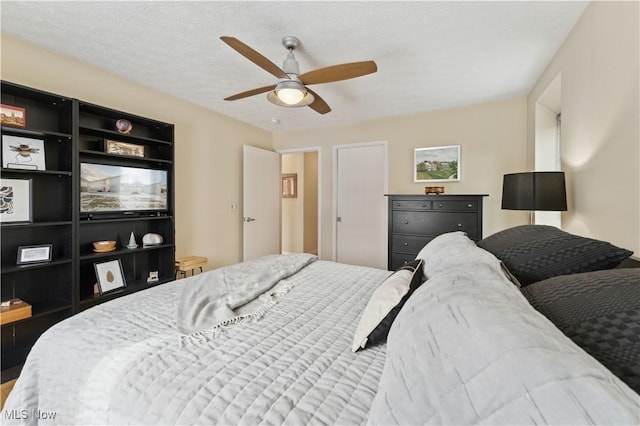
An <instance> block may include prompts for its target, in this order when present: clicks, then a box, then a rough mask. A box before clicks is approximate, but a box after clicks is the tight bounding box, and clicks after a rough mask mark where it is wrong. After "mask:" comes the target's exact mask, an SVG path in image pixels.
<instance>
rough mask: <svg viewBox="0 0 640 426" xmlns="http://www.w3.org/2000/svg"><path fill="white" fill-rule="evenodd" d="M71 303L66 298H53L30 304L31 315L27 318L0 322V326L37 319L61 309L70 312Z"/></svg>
mask: <svg viewBox="0 0 640 426" xmlns="http://www.w3.org/2000/svg"><path fill="white" fill-rule="evenodd" d="M72 307H73V305H72V304H71V302H70V301H67V300H55V301H53V302H50V301H49V302H46V303H40V304H36V305H31V316H30V317H28V318H23V319H19V320H17V321H13V322H9V323H6V324H2V327H8V326H11V325H19V324H20V323H21V322H26V321H32V320H37V319H39V318H41V317H45V316H48V315H53V314H57V313H59V312H63V311H69V312H71V308H72Z"/></svg>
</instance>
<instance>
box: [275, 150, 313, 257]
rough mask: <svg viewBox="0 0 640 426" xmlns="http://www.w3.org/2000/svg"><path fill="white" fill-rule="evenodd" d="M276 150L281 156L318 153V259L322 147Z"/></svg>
mask: <svg viewBox="0 0 640 426" xmlns="http://www.w3.org/2000/svg"><path fill="white" fill-rule="evenodd" d="M276 152H277V153H278V154H280V156H282V155H283V154H299V153H304V152H317V153H318V259H322V199H323V198H322V155H321V154H322V147H320V146H310V147H305V148H287V149H280V150H276ZM280 219H281V220H282V211H281V212H280ZM281 234H282V232H281Z"/></svg>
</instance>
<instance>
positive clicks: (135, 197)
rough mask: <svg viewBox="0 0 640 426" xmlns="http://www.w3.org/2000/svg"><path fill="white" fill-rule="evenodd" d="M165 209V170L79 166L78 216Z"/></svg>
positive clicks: (103, 165) (102, 165) (90, 164)
mask: <svg viewBox="0 0 640 426" xmlns="http://www.w3.org/2000/svg"><path fill="white" fill-rule="evenodd" d="M167 210H168V204H167V171H166V170H155V169H143V168H140V167H124V166H111V165H106V164H93V163H81V164H80V213H83V214H93V213H98V214H99V213H118V212H121V213H135V212H162V211H167Z"/></svg>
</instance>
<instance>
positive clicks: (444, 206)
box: [387, 194, 487, 271]
mask: <svg viewBox="0 0 640 426" xmlns="http://www.w3.org/2000/svg"><path fill="white" fill-rule="evenodd" d="M486 196H487V195H486V194H478V195H402V194H388V195H387V197H389V252H388V253H389V254H388V256H389V258H388V268H389V270H392V271H394V270H396V269H398V268H399V267H400V266H402V265H403V264H404V263H405V262H408V261H411V260H413V259H415V257H416V255H417V254H418V252H419V251H420V250H421V249H422V247H424V246H425V245H426V244H427V243H428V242H429V241H431V240H432V239H434V238H435V237H437V236H438V235H440V234H444V233H446V232H452V231H463V232H466V233H467V235H468V236H469V238H471V239H472V240H474V241H479V240H481V239H482V198H483V197H486Z"/></svg>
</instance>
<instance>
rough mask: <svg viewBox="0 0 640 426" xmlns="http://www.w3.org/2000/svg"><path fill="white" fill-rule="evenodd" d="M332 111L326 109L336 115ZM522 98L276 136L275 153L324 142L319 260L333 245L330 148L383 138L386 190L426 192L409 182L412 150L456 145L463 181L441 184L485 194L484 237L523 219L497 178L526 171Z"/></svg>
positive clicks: (452, 189)
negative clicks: (505, 199) (504, 206)
mask: <svg viewBox="0 0 640 426" xmlns="http://www.w3.org/2000/svg"><path fill="white" fill-rule="evenodd" d="M338 113H339V111H333V112H331V114H338ZM526 118H527V113H526V99H525V98H524V97H523V98H518V99H512V100H506V101H500V102H492V103H485V104H480V105H472V106H467V107H463V108H456V109H449V110H442V111H434V112H426V113H421V114H414V115H409V116H402V117H389V118H381V119H378V120H371V121H366V122H362V123H357V124H353V125H348V126H337V127H326V128H318V129H314V130H312V131H294V132H286V133H285V132H283V133H276V134H274V148H275V149H277V150H284V149H291V148H299V147H322V150H321V153H320V155H321V161H320V164H321V167H322V170H321V173H320V175H321V179H322V182H321V183H320V186H321V193H320V199H321V203H322V227H321V228H322V235H321V238H322V249H321V251H322V253H320V255H321V257H322V258H323V259H331V258H332V255H333V254H332V250H333V240H334V235H333V229H334V228H333V220H334V218H333V194H332V188H333V184H332V179H333V146H334V145H341V144H349V143H358V142H371V141H380V140H387V141H388V144H389V192H390V193H408V194H420V193H424V184H418V183H414V182H413V149H414V148H422V147H430V146H440V145H454V144H455V145H458V144H459V145H461V146H462V148H461V179H462V180H461V181H460V182H455V183H448V184H445V190H446V193H447V194H489V197H488V198H486V199H485V209H484V235H485V236H486V235H489V234H492V233H494V232H496V231H498V230H501V229H504V228H507V227H510V226H514V225H517V224H522V223H526V221H527V220H528V216H527V215H526V214H525V213H522V212H514V211H503V210H501V209H500V202H501V195H502V175H503V174H505V173H513V172H520V171H523V170H525V169H526Z"/></svg>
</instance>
